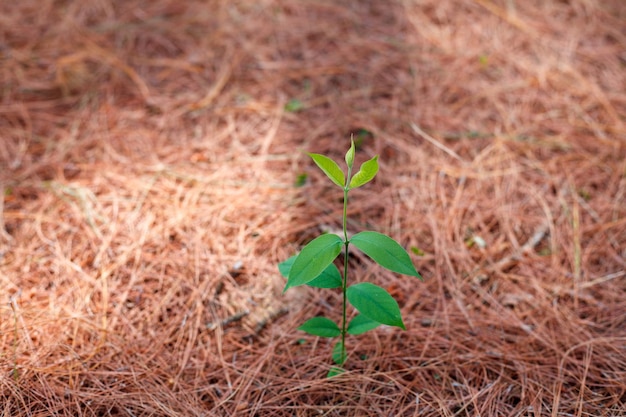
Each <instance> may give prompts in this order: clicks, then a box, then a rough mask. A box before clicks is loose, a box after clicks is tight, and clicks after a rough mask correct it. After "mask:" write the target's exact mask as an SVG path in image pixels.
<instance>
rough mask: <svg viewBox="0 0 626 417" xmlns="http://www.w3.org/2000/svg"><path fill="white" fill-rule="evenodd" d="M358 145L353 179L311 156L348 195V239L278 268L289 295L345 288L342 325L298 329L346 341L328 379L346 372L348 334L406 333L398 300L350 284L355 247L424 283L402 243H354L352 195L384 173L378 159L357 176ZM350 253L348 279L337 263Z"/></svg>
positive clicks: (367, 234) (322, 320) (317, 322)
mask: <svg viewBox="0 0 626 417" xmlns="http://www.w3.org/2000/svg"><path fill="white" fill-rule="evenodd" d="M354 154H355V144H354V141H353V140H352V141H351V146H350V149H349V150H348V152H347V153H346V156H345V160H346V164H347V167H348V171H347V175H345V173H344V171H343V170H342V169H341V168H340V167H339V165H338V164H337V163H336V162H335V161H333V160H332V159H330V158H328V157H326V156H324V155H321V154H315V153H310V154H309V156H310V157H311V158H312V159H313V161H314V162H315V164H316V165H317V166H318V167H319V168H320V169H321V170H322V171H323V172H324V173H325V174H326V176H328V178H330V180H331V181H332V182H333V183H334V184H335V185H337V186H338V187H340V188H341V189H342V190H343V216H342V225H343V236H339V235H336V234H332V233H329V234H323V235H321V236H318V237H316V238H315V239H313V240H312V241H311V242H309V243H308V244H307V245H306V246H304V248H302V251H301V252H300V253H299V254H298V255H295V256H292V257H290V258H289V259H287V260H286V261H284V262H281V263H280V264H279V265H278V269H279V271H280V273H281V275H282V276H284V277H285V278H287V285H285V289H284V291H287V290H288V289H289V288H292V287H296V286H299V285H308V286H310V287H315V288H339V289H341V292H342V319H341V323H340V325H338V324H337V323H335V322H334V321H333V320H331V319H329V318H326V317H313V318H311V319H309V320H307V321H306V322H305V323H304V324H302V325H301V326H300V327H298V329H299V330H302V331H304V332H306V333H309V334H311V335H314V336H320V337H329V338H334V337H340V338H341V340H339V341H338V342H337V343H336V344H335V346H334V347H333V350H332V354H331V356H332V359H333V361H334V362H335V364H337V365H338V367H335V366H333V367H332V368H331V369H330V371H329V372H328V375H327V376H328V377H332V376H335V375H338V374H340V373H342V372H343V369H342V368H341V367H342V366H343V365H344V364H345V362H346V360H347V359H348V355H347V353H346V335H347V334H350V335H359V334H362V333H365V332H367V331H369V330H372V329H375V328H376V327H378V326H380V325H381V324H385V325H388V326H395V327H399V328H401V329H403V330H404V329H405V326H404V322H403V320H402V315H401V313H400V307H399V306H398V303H397V302H396V300H395V299H394V298H393V297H392V296H391V295H390V294H389V293H388V292H387V291H386V290H385V289H383V288H381V287H379V286H377V285H374V284H372V283H369V282H360V283H356V284H352V285H348V256H349V249H350V244H353V245H354V246H356V247H357V248H358V249H360V250H361V251H362V252H363V253H364V254H365V255H367V256H369V257H370V258H372V259H373V260H374V261H375V262H376V263H378V264H379V265H381V266H382V267H384V268H387V269H389V270H390V271H393V272H397V273H400V274H405V275H410V276H414V277H417V278H419V279H422V277H421V276H420V274H419V273H418V272H417V270H416V269H415V267H414V266H413V263H412V262H411V258H410V257H409V254H408V253H407V252H406V251H405V250H404V248H402V246H400V244H399V243H398V242H396V241H395V240H393V239H392V238H390V237H389V236H386V235H383V234H381V233H378V232H372V231H363V232H360V233H357V234H355V235H354V236H352V238H351V239H348V230H347V213H348V193H349V192H350V190H353V189H355V188H358V187H361V186H362V185H365V184H367V183H368V182H370V181H371V180H372V179H373V178H374V177H375V176H376V174H377V173H378V156H375V157H373V158H372V159H370V160H368V161H366V162H364V163H363V164H362V165H361V167H360V168H359V170H358V171H357V172H356V173H355V174H354V175H352V168H353V166H354ZM342 249H343V252H344V258H343V277H342V275H341V273H340V272H339V269H338V268H337V267H336V266H335V264H334V263H333V262H334V261H335V259H336V258H337V256H339V254H340V253H341V252H342ZM348 302H349V303H350V304H351V305H352V307H354V308H355V309H356V310H357V311H358V313H359V314H357V315H356V316H355V317H354V318H352V319H351V320H350V321H349V322H348V320H347V318H348V314H347V303H348Z"/></svg>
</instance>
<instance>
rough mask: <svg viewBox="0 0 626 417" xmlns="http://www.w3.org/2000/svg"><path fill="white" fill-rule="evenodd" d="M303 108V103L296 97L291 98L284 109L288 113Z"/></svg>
mask: <svg viewBox="0 0 626 417" xmlns="http://www.w3.org/2000/svg"><path fill="white" fill-rule="evenodd" d="M302 109H304V104H303V103H302V102H301V101H300V100H298V99H297V98H292V99H291V100H289V101H288V102H287V104H285V111H286V112H289V113H296V112H299V111H300V110H302Z"/></svg>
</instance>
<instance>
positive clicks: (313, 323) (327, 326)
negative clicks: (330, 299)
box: [298, 317, 341, 337]
mask: <svg viewBox="0 0 626 417" xmlns="http://www.w3.org/2000/svg"><path fill="white" fill-rule="evenodd" d="M298 330H302V331H303V332H307V333H308V334H312V335H313V336H320V337H337V336H339V335H340V334H341V330H339V326H337V324H335V322H334V321H332V320H331V319H327V318H326V317H313V318H312V319H309V320H307V321H306V322H304V324H302V325H301V326H300V327H298Z"/></svg>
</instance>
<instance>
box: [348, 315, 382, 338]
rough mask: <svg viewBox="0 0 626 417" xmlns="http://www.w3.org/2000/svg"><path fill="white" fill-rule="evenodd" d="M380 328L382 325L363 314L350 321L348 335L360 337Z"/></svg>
mask: <svg viewBox="0 0 626 417" xmlns="http://www.w3.org/2000/svg"><path fill="white" fill-rule="evenodd" d="M378 326H380V323H379V322H377V321H374V320H372V319H370V318H369V317H367V316H364V315H363V314H359V315H358V316H356V317H355V318H353V319H352V320H350V324H348V334H351V335H355V336H356V335H358V334H363V333H365V332H367V331H369V330H372V329H375V328H377V327H378Z"/></svg>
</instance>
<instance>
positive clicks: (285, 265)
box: [278, 255, 342, 288]
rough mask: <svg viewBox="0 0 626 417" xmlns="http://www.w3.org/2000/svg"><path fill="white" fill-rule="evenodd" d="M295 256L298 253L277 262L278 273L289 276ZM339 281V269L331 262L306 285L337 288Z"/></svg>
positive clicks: (339, 284) (339, 285)
mask: <svg viewBox="0 0 626 417" xmlns="http://www.w3.org/2000/svg"><path fill="white" fill-rule="evenodd" d="M297 257H298V255H294V256H292V257H290V258H289V259H287V260H285V261H283V262H281V263H279V264H278V270H279V271H280V275H282V276H283V277H285V278H287V277H289V272H290V271H291V266H292V265H293V263H294V262H295V260H296V258H297ZM341 283H342V279H341V274H340V273H339V270H338V269H337V267H336V266H335V264H332V263H331V264H330V265H328V267H327V268H326V269H325V270H324V271H322V273H321V274H320V275H318V276H317V277H315V278H313V279H312V280H311V281H309V282H308V283H307V284H306V285H308V286H309V287H315V288H339V287H341Z"/></svg>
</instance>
